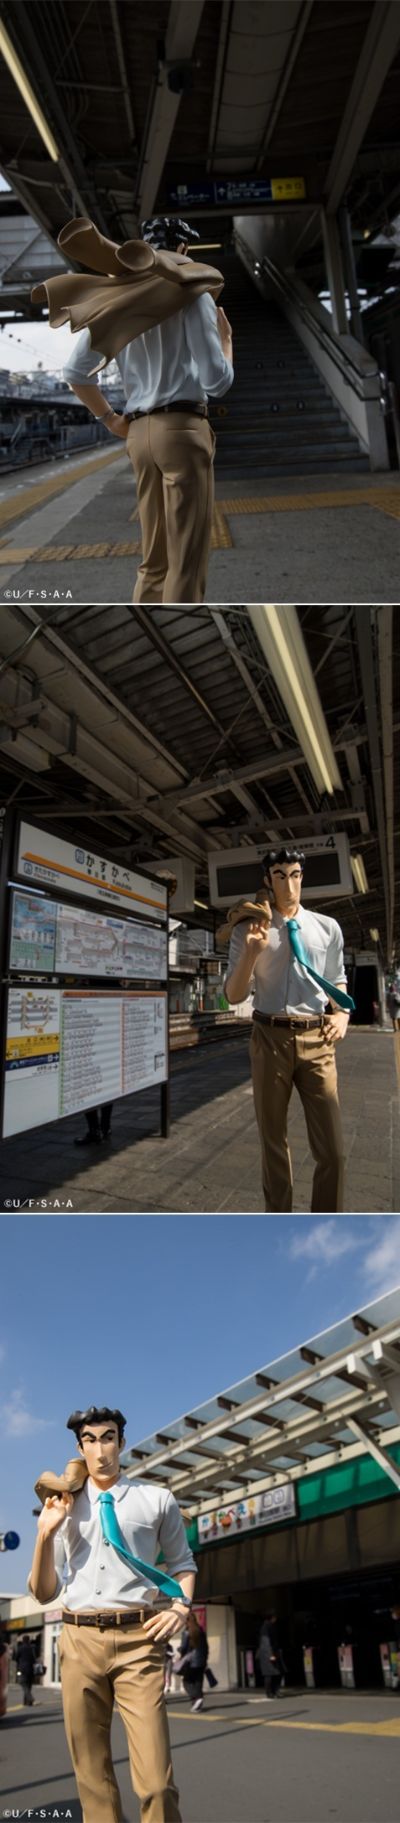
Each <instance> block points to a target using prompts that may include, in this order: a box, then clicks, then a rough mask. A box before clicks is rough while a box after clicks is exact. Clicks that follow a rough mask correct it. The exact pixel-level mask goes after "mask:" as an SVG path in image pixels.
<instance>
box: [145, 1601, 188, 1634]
mask: <svg viewBox="0 0 400 1823" xmlns="http://www.w3.org/2000/svg"><path fill="white" fill-rule="evenodd" d="M188 1613H189V1609H188V1608H183V1607H182V1608H181V1609H178V1608H177V1607H175V1604H174V1606H173V1607H172V1608H163V1609H162V1610H161V1612H160V1613H159V1614H153V1615H152V1616H151V1618H150V1620H145V1621H144V1624H143V1632H144V1633H146V1634H147V1638H148V1639H172V1637H173V1634H174V1633H182V1629H183V1627H184V1626H185V1625H186V1622H187V1617H188Z"/></svg>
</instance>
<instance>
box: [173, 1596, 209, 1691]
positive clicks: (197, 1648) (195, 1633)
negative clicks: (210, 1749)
mask: <svg viewBox="0 0 400 1823" xmlns="http://www.w3.org/2000/svg"><path fill="white" fill-rule="evenodd" d="M207 1659H208V1640H207V1634H206V1632H205V1628H204V1627H200V1625H199V1621H198V1620H197V1618H196V1615H195V1614H189V1618H188V1623H187V1627H186V1628H185V1631H184V1633H183V1635H182V1640H181V1654H180V1658H179V1659H178V1661H177V1663H176V1665H175V1670H176V1671H177V1672H178V1675H179V1676H182V1681H183V1688H184V1690H185V1692H186V1696H188V1697H189V1698H190V1704H191V1708H192V1710H194V1711H195V1712H196V1711H197V1710H199V1709H202V1708H203V1682H204V1674H205V1671H206V1665H207Z"/></svg>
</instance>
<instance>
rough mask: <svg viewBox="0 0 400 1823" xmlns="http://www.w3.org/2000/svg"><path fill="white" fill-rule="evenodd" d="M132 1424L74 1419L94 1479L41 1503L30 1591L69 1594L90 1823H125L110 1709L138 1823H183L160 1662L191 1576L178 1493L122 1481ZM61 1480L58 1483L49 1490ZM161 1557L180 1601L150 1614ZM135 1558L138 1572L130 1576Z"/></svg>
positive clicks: (79, 1776)
mask: <svg viewBox="0 0 400 1823" xmlns="http://www.w3.org/2000/svg"><path fill="white" fill-rule="evenodd" d="M125 1422H126V1420H125V1418H124V1417H123V1414H122V1412H120V1411H119V1410H118V1409H117V1410H115V1409H114V1410H111V1409H110V1407H109V1406H101V1407H100V1408H99V1407H98V1406H90V1407H89V1408H88V1410H87V1411H86V1412H74V1413H73V1414H72V1416H71V1418H69V1420H68V1425H67V1428H68V1429H69V1430H73V1431H74V1434H75V1436H76V1438H77V1441H78V1448H79V1456H80V1457H81V1458H82V1461H83V1463H84V1464H85V1465H86V1470H87V1476H86V1477H85V1479H84V1481H83V1485H81V1487H80V1491H79V1492H78V1493H76V1494H75V1495H74V1496H71V1494H68V1493H62V1494H61V1495H60V1494H53V1495H49V1496H48V1497H47V1498H46V1500H45V1504H44V1506H43V1510H42V1513H41V1515H40V1518H39V1520H38V1537H37V1542H36V1546H35V1552H34V1557H33V1562H32V1568H31V1572H30V1577H29V1587H30V1589H31V1591H32V1593H33V1595H35V1596H36V1599H37V1600H38V1601H41V1602H45V1603H47V1602H50V1601H52V1600H53V1599H54V1597H55V1596H56V1595H59V1594H60V1592H61V1590H62V1588H63V1587H66V1595H65V1605H64V1609H63V1620H64V1626H63V1631H62V1634H61V1638H60V1664H61V1682H62V1694H63V1706H64V1719H65V1728H66V1734H67V1740H68V1745H69V1749H70V1753H71V1758H72V1761H73V1765H74V1770H75V1776H76V1781H77V1786H78V1791H79V1797H80V1801H81V1804H82V1810H83V1814H84V1820H85V1823H121V1819H122V1810H121V1799H120V1793H119V1789H118V1785H117V1781H116V1777H115V1772H114V1768H113V1763H112V1758H111V1748H110V1731H111V1721H112V1714H113V1707H114V1702H115V1703H116V1705H117V1708H118V1710H119V1713H120V1715H121V1717H122V1720H123V1722H124V1726H125V1729H126V1734H127V1738H128V1747H129V1758H130V1767H131V1776H132V1783H133V1786H134V1789H135V1791H136V1792H137V1794H138V1797H139V1799H140V1804H141V1816H142V1819H144V1818H145V1819H146V1823H181V1813H180V1810H179V1794H178V1791H177V1787H176V1785H175V1783H174V1779H173V1771H172V1765H171V1751H170V1743H169V1734H168V1723H167V1716H166V1709H165V1703H164V1695H163V1689H164V1655H165V1645H166V1642H167V1640H169V1639H170V1638H172V1636H173V1635H174V1634H179V1633H181V1631H182V1622H183V1620H184V1619H186V1617H187V1614H188V1612H190V1607H191V1601H192V1595H193V1590H194V1582H195V1574H196V1571H195V1564H194V1559H193V1557H192V1553H191V1551H190V1550H189V1546H188V1543H187V1538H186V1532H185V1528H184V1524H183V1520H182V1518H181V1514H180V1512H179V1507H178V1506H177V1503H176V1500H175V1499H174V1496H173V1494H171V1493H170V1491H169V1489H167V1488H163V1487H160V1486H156V1485H155V1484H153V1483H152V1484H151V1485H150V1484H149V1483H148V1482H145V1481H136V1480H135V1481H130V1480H129V1479H128V1477H127V1476H126V1475H124V1474H123V1473H121V1471H120V1464H119V1456H120V1451H121V1449H122V1448H123V1447H124V1444H125V1437H124V1426H125ZM79 1467H80V1465H79V1464H78V1468H79ZM56 1479H57V1478H56V1477H55V1476H52V1482H53V1483H54V1481H55V1480H56ZM37 1485H38V1484H37ZM110 1492H111V1500H110V1497H109V1496H110ZM115 1537H116V1538H117V1539H118V1538H119V1540H120V1542H119V1544H118V1543H116V1542H115ZM121 1547H122V1552H123V1553H125V1554H124V1555H121V1554H120V1553H121ZM160 1552H162V1557H163V1561H164V1562H165V1563H166V1565H167V1569H168V1571H169V1572H170V1573H171V1575H172V1576H173V1578H174V1579H175V1578H176V1577H177V1578H178V1593H177V1597H176V1599H173V1600H172V1602H170V1603H169V1605H168V1606H167V1605H166V1603H165V1597H164V1606H163V1607H160V1605H159V1603H158V1604H157V1606H155V1588H154V1583H152V1576H151V1571H152V1566H155V1565H156V1559H157V1557H158V1556H159V1554H160ZM133 1554H134V1556H135V1559H140V1562H141V1568H140V1569H139V1570H138V1569H134V1568H131V1567H130V1564H129V1559H131V1558H132V1555H133ZM127 1559H128V1561H127ZM143 1560H146V1562H144V1561H143ZM145 1570H148V1571H149V1574H148V1575H146V1574H145ZM153 1574H154V1571H153ZM158 1574H159V1573H158ZM163 1580H165V1578H163ZM155 1581H157V1570H155Z"/></svg>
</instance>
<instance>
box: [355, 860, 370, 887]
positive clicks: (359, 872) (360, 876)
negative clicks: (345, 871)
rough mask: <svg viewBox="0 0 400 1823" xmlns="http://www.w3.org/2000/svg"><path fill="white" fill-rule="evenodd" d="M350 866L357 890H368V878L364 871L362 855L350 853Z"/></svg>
mask: <svg viewBox="0 0 400 1823" xmlns="http://www.w3.org/2000/svg"><path fill="white" fill-rule="evenodd" d="M351 868H352V874H353V879H354V880H355V883H356V887H357V892H359V893H367V892H369V886H368V880H367V875H366V872H365V867H364V862H363V858H362V855H352V856H351Z"/></svg>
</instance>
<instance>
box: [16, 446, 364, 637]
mask: <svg viewBox="0 0 400 1823" xmlns="http://www.w3.org/2000/svg"><path fill="white" fill-rule="evenodd" d="M399 519H400V475H399V473H398V472H393V473H389V474H380V475H372V474H371V475H370V476H369V475H368V474H367V475H358V474H342V473H341V472H340V470H338V472H337V473H336V474H332V475H325V474H323V475H319V474H316V475H305V476H302V475H295V476H291V477H278V478H277V479H274V478H272V479H271V478H270V477H268V478H266V479H265V480H261V481H260V480H257V481H253V480H252V478H251V476H249V475H247V478H243V481H230V480H229V478H225V479H224V477H223V476H222V477H219V478H218V479H217V483H216V507H215V513H214V523H213V535H212V547H211V553H210V560H209V568H208V584H207V600H208V601H209V602H210V603H213V604H218V605H221V606H229V604H231V603H235V602H242V601H251V602H254V601H255V602H257V601H263V600H271V599H273V600H274V601H277V602H280V601H282V602H287V601H297V602H299V603H301V602H307V603H313V602H320V601H321V602H325V601H329V602H330V601H338V602H339V601H356V602H363V601H365V602H369V601H396V600H397V597H398V552H399V524H398V522H399ZM139 563H140V527H139V522H138V514H137V506H136V495H135V487H134V481H133V475H132V470H131V467H130V464H129V458H128V457H127V455H126V452H125V450H122V452H120V450H119V449H116V448H113V447H111V448H110V450H106V451H104V448H101V450H100V451H99V452H97V453H96V454H93V453H90V454H88V453H87V452H86V453H85V455H81V456H79V455H78V456H75V457H68V458H65V459H64V460H63V462H53V463H52V464H44V465H43V467H41V468H36V467H35V468H33V469H26V470H21V471H20V473H18V474H14V475H12V476H10V475H1V474H0V603H1V601H3V602H4V601H9V600H16V601H18V600H23V599H29V600H30V601H32V602H35V601H36V600H39V599H42V600H43V599H46V601H47V602H48V603H51V602H52V601H53V600H60V601H61V602H62V601H71V602H72V603H73V604H74V605H76V604H79V603H80V602H82V604H85V603H92V602H96V603H98V604H103V603H106V602H110V603H111V604H113V603H114V604H115V605H119V604H120V603H121V602H124V601H130V600H131V599H132V594H133V589H134V584H135V580H136V576H137V571H138V567H139ZM43 589H45V590H46V595H45V597H43Z"/></svg>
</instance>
